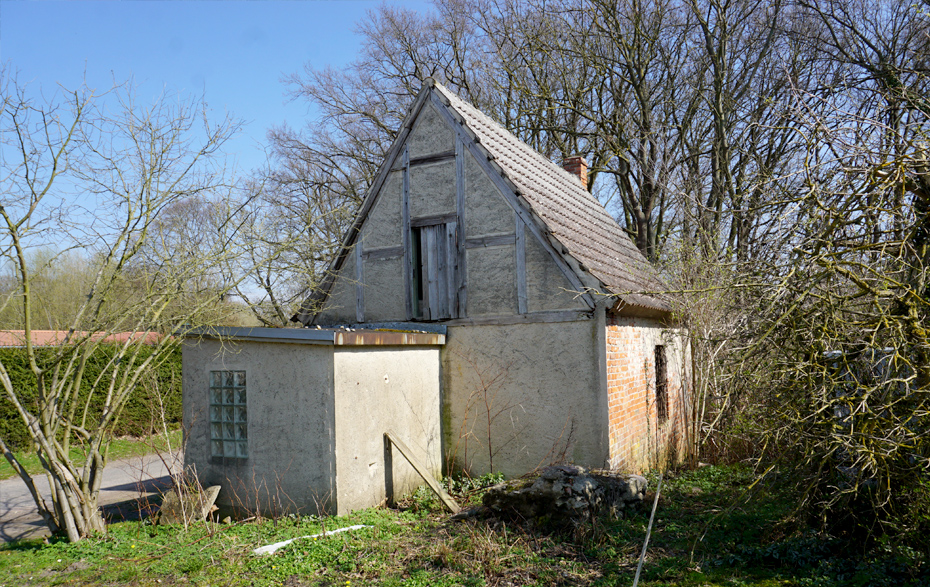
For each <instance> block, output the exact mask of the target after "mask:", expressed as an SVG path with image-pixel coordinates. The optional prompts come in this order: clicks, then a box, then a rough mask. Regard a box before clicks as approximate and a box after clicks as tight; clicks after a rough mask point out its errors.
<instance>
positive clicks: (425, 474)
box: [384, 432, 462, 514]
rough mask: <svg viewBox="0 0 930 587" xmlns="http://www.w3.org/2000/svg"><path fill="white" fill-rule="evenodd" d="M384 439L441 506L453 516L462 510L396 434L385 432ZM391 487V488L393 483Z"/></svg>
mask: <svg viewBox="0 0 930 587" xmlns="http://www.w3.org/2000/svg"><path fill="white" fill-rule="evenodd" d="M384 437H385V438H386V439H387V440H388V441H390V443H391V444H393V445H394V446H396V447H397V449H398V450H400V454H401V455H403V457H404V458H405V459H407V462H408V463H410V465H411V466H413V469H414V470H415V471H416V472H417V473H418V474H419V475H420V477H422V478H423V480H424V481H426V485H427V486H428V487H429V488H430V489H432V490H433V493H435V494H436V495H437V496H438V497H439V500H440V501H442V505H444V506H446V509H448V510H449V511H450V512H452V513H453V514H457V513H459V511H461V509H462V508H460V507H459V504H457V503H455V500H454V499H452V496H451V495H449V494H448V493H446V492H445V490H444V489H443V488H442V487H441V486H440V485H439V483H438V482H437V481H436V479H434V478H433V476H432V475H430V473H429V471H428V470H426V467H424V466H423V465H422V464H421V463H420V461H419V460H417V458H416V457H415V456H413V451H411V450H410V448H408V447H407V445H406V444H404V443H403V441H401V439H400V438H398V437H397V435H396V434H394V433H392V432H385V433H384ZM391 485H392V488H393V483H392V484H391ZM393 497H394V496H392V495H389V496H388V498H389V499H393Z"/></svg>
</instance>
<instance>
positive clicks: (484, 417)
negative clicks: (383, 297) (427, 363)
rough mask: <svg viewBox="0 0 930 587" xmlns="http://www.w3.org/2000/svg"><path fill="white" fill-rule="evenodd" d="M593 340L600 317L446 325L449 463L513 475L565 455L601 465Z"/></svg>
mask: <svg viewBox="0 0 930 587" xmlns="http://www.w3.org/2000/svg"><path fill="white" fill-rule="evenodd" d="M596 343H597V329H596V321H595V320H582V321H577V322H560V323H533V324H513V325H493V326H491V325H489V326H450V327H449V330H448V335H447V338H446V346H445V347H444V348H443V351H442V361H443V393H444V394H445V397H444V398H443V426H444V430H443V434H444V437H445V447H444V450H445V451H446V453H447V454H448V455H450V464H451V465H453V466H456V467H460V468H463V469H466V470H468V471H469V472H471V473H473V474H483V473H486V472H489V471H491V470H494V471H500V472H502V473H504V474H505V475H510V476H517V475H523V474H524V473H527V472H529V471H531V470H533V469H535V468H537V467H539V466H542V465H547V464H549V463H552V462H561V461H568V462H574V463H578V464H581V465H585V466H593V467H603V466H605V465H606V464H607V456H608V455H607V434H606V432H607V422H606V413H605V411H604V410H602V409H601V402H602V400H603V396H602V395H601V393H602V392H601V391H600V390H601V386H600V385H599V377H598V373H599V371H598V353H597V351H596V348H597V344H596ZM489 419H490V420H491V423H490V428H489V426H488V420H489ZM489 446H490V451H491V453H493V456H492V455H489ZM492 460H493V464H492Z"/></svg>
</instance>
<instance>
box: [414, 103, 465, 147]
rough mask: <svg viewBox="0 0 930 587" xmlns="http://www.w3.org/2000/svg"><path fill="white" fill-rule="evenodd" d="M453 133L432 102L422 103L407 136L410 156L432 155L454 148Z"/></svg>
mask: <svg viewBox="0 0 930 587" xmlns="http://www.w3.org/2000/svg"><path fill="white" fill-rule="evenodd" d="M454 141H455V133H454V132H452V129H451V128H449V125H448V124H446V123H445V121H444V120H443V119H442V116H441V115H440V114H439V113H438V112H436V109H435V108H434V107H433V105H432V104H424V106H423V109H422V110H421V111H420V115H419V116H418V117H417V120H416V122H415V123H414V125H413V129H412V130H411V131H410V136H409V137H408V138H407V148H408V149H410V156H411V157H423V156H425V155H434V154H436V153H441V152H443V151H449V150H452V149H454V148H455V142H454Z"/></svg>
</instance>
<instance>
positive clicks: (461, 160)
mask: <svg viewBox="0 0 930 587" xmlns="http://www.w3.org/2000/svg"><path fill="white" fill-rule="evenodd" d="M455 211H456V214H457V215H458V219H457V220H456V225H457V226H458V232H457V239H456V247H455V252H456V255H458V259H457V260H458V265H457V267H456V271H455V296H456V300H455V307H454V308H453V309H452V317H453V318H459V317H461V316H465V312H466V303H467V301H468V300H467V296H468V289H467V287H466V283H467V281H466V268H465V236H466V235H465V148H464V145H463V144H462V136H461V134H460V133H455Z"/></svg>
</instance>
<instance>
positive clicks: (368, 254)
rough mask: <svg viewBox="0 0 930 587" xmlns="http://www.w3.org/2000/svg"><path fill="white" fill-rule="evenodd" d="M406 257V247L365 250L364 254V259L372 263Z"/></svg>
mask: <svg viewBox="0 0 930 587" xmlns="http://www.w3.org/2000/svg"><path fill="white" fill-rule="evenodd" d="M403 256H404V247H383V248H380V249H365V250H364V251H363V252H362V259H365V260H366V261H367V260H371V261H382V260H384V259H394V258H397V257H403Z"/></svg>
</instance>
